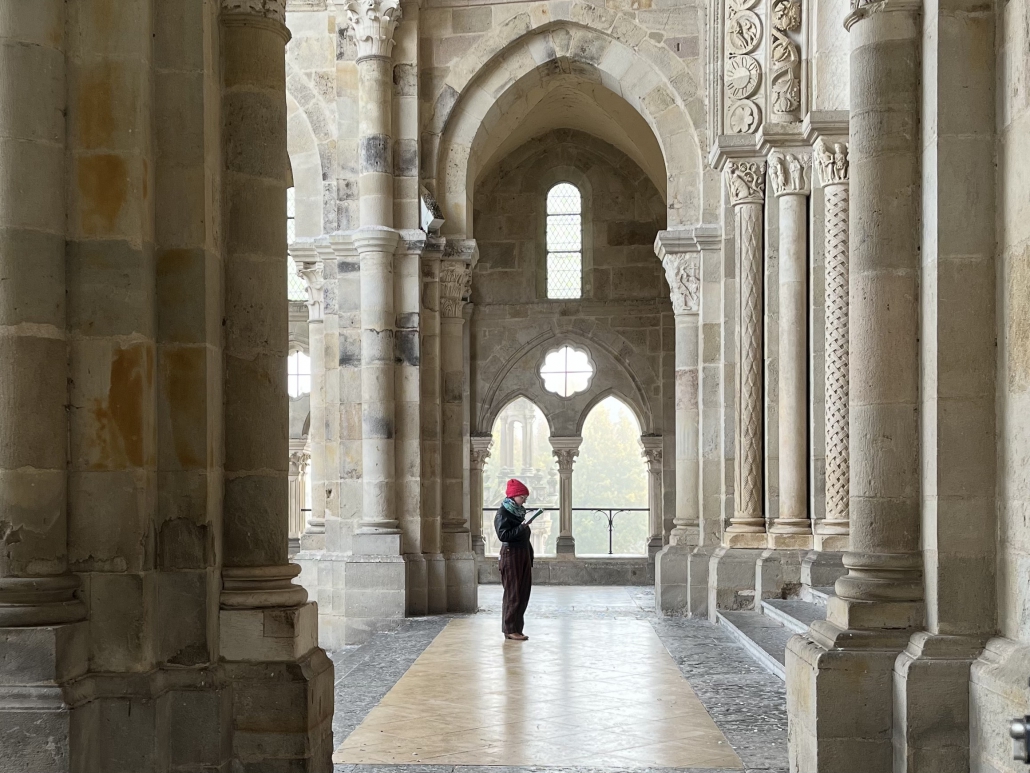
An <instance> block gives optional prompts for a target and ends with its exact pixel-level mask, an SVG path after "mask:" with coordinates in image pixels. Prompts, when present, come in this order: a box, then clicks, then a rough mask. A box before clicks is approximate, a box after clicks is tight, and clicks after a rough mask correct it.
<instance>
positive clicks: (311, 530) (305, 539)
mask: <svg viewBox="0 0 1030 773" xmlns="http://www.w3.org/2000/svg"><path fill="white" fill-rule="evenodd" d="M300 549H301V550H325V521H322V524H321V528H317V527H316V524H315V522H314V521H312V522H311V523H310V524H308V529H307V531H305V532H304V533H303V534H301V535H300Z"/></svg>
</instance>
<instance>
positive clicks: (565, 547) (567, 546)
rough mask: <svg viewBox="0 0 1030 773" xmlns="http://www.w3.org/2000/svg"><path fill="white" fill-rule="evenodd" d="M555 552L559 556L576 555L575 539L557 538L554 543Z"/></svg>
mask: <svg viewBox="0 0 1030 773" xmlns="http://www.w3.org/2000/svg"><path fill="white" fill-rule="evenodd" d="M555 552H556V553H557V554H558V555H559V556H574V555H576V538H575V537H562V536H559V537H558V539H557V540H556V541H555Z"/></svg>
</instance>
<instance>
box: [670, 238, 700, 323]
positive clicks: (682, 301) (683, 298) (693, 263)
mask: <svg viewBox="0 0 1030 773" xmlns="http://www.w3.org/2000/svg"><path fill="white" fill-rule="evenodd" d="M662 266H663V267H664V268H665V278H666V279H667V280H668V282H669V290H670V291H671V293H672V296H671V297H672V310H673V312H674V313H676V314H694V313H697V312H698V311H700V309H701V260H700V256H699V255H698V254H697V253H694V254H689V253H688V254H682V253H681V254H676V253H668V252H667V253H665V256H664V257H663V258H662Z"/></svg>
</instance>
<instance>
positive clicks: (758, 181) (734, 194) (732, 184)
mask: <svg viewBox="0 0 1030 773" xmlns="http://www.w3.org/2000/svg"><path fill="white" fill-rule="evenodd" d="M726 184H727V185H728V186H729V189H730V203H731V204H732V205H733V206H735V207H736V206H739V205H741V204H761V203H763V202H764V201H765V162H764V161H731V162H730V163H728V164H726Z"/></svg>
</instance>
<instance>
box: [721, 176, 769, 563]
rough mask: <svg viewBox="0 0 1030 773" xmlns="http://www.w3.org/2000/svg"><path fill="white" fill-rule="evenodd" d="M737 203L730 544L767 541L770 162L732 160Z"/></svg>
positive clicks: (732, 197) (732, 191) (733, 201)
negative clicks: (765, 301) (765, 330)
mask: <svg viewBox="0 0 1030 773" xmlns="http://www.w3.org/2000/svg"><path fill="white" fill-rule="evenodd" d="M726 174H727V183H728V187H729V192H730V203H731V204H732V205H733V209H734V219H735V239H736V249H737V277H738V283H739V298H740V302H739V303H740V307H739V309H738V321H737V383H736V405H737V415H736V444H735V445H736V450H735V459H734V477H735V488H734V515H733V517H732V518H731V519H730V525H729V526H728V527H727V529H726V545H727V546H728V547H742V548H759V547H765V545H766V535H765V516H764V508H763V505H762V501H763V499H762V497H763V492H762V458H763V448H762V437H763V432H762V364H763V355H762V352H763V349H762V344H763V341H762V277H763V265H762V262H763V254H762V244H763V238H762V233H763V222H762V219H763V218H762V215H763V211H764V206H765V163H763V162H761V161H734V162H730V163H729V164H728V165H727V172H726Z"/></svg>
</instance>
